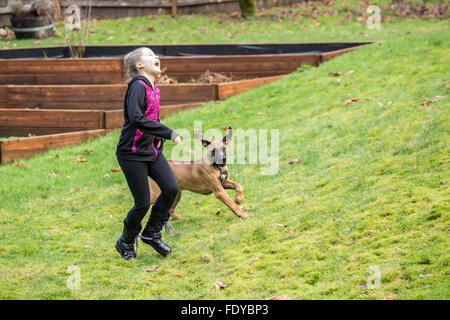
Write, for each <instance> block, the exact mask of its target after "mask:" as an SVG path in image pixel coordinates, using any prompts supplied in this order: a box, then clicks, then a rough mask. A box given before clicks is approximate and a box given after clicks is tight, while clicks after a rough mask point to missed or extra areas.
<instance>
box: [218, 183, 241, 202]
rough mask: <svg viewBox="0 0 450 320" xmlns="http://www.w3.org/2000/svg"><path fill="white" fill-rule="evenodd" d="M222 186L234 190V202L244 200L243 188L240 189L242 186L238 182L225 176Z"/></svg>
mask: <svg viewBox="0 0 450 320" xmlns="http://www.w3.org/2000/svg"><path fill="white" fill-rule="evenodd" d="M222 186H223V187H224V189H233V190H236V197H235V198H234V202H236V204H240V203H241V202H242V201H244V189H242V186H241V185H240V184H239V183H237V182H233V181H231V180H230V179H228V178H227V180H225V181H224V182H223V184H222Z"/></svg>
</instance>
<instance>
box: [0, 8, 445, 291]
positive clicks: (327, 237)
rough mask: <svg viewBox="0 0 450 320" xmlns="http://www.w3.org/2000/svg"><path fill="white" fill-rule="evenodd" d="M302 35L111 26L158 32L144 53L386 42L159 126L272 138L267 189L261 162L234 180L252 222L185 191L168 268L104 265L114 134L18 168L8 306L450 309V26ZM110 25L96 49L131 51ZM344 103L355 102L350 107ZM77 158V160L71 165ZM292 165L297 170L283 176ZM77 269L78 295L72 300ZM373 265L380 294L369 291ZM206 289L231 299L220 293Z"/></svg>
mask: <svg viewBox="0 0 450 320" xmlns="http://www.w3.org/2000/svg"><path fill="white" fill-rule="evenodd" d="M280 10H282V9H280ZM299 10H303V9H299ZM299 20H300V22H299V23H298V24H295V23H294V22H293V21H295V20H293V21H286V20H285V21H282V22H280V21H278V20H276V21H271V20H268V19H265V20H264V19H262V18H261V19H259V18H255V19H252V20H250V21H238V20H236V21H234V20H232V19H224V21H223V22H222V23H218V21H217V18H216V17H215V16H201V17H192V18H191V20H189V17H186V16H185V17H180V18H177V20H176V22H174V21H172V20H170V19H168V17H159V18H157V19H152V20H150V19H149V18H148V17H147V18H146V17H142V18H136V19H130V21H126V19H118V21H120V26H121V28H122V27H123V28H130V30H134V27H133V25H134V24H136V25H137V26H140V25H142V23H143V22H146V21H147V22H148V23H149V25H151V26H153V27H154V28H155V29H156V30H157V31H158V32H159V33H156V32H155V33H151V34H150V35H146V37H148V38H146V41H147V42H148V41H151V43H154V44H156V43H158V44H159V43H169V44H170V43H173V42H174V41H176V42H177V43H196V42H197V43H238V42H306V41H314V42H318V41H361V40H376V41H378V42H379V43H378V44H377V45H373V46H368V47H364V48H361V49H358V50H356V51H354V52H352V53H348V54H345V55H342V56H340V57H337V58H335V59H333V60H331V61H329V62H327V63H325V64H323V65H321V66H320V67H318V68H308V67H306V68H300V69H299V70H298V71H296V72H294V73H292V74H290V75H289V76H286V77H285V78H283V79H281V80H279V81H276V82H273V83H270V84H267V85H264V86H262V87H259V88H257V89H254V90H251V91H248V92H245V93H242V94H240V95H238V96H234V97H232V98H229V99H227V100H225V101H222V102H220V103H209V104H207V105H205V106H203V107H201V108H197V109H192V110H189V111H185V112H182V113H178V114H175V115H173V116H170V117H168V118H166V119H164V120H163V123H165V124H166V125H168V126H170V127H172V128H174V129H175V130H176V129H179V128H185V129H188V130H190V131H191V133H193V132H192V130H193V124H194V120H199V119H201V120H203V130H204V131H205V130H207V129H210V128H216V129H218V128H221V127H222V126H224V125H230V126H232V127H233V128H235V129H237V128H240V129H255V130H257V129H269V130H270V129H279V134H280V136H279V163H280V167H279V171H278V173H277V174H275V175H270V176H267V175H261V174H260V170H261V168H262V167H266V165H263V164H246V165H238V164H230V165H229V169H230V178H231V179H232V180H235V181H238V182H239V183H241V184H242V186H243V187H244V194H245V201H244V202H243V205H244V210H245V211H246V212H247V213H249V214H250V215H251V217H250V218H249V219H247V220H240V219H238V218H237V217H235V216H234V215H233V214H232V213H231V212H230V211H229V210H228V208H227V207H226V206H225V205H224V204H222V203H221V202H219V201H218V200H216V199H215V198H214V196H212V195H210V196H201V195H197V194H192V193H188V192H185V193H184V194H183V198H182V200H181V202H180V204H179V207H178V211H177V213H178V214H180V215H181V216H182V217H183V218H184V219H183V220H179V221H174V222H172V225H173V226H174V228H175V229H176V234H175V235H170V236H164V237H165V240H167V242H168V243H169V245H171V246H172V248H173V249H174V252H173V253H172V255H171V256H169V257H168V258H165V259H164V258H161V257H160V256H159V255H157V253H155V252H154V251H153V250H152V249H150V248H147V247H145V245H144V244H141V245H140V248H139V249H140V250H139V254H140V257H139V259H135V260H133V261H125V260H123V259H121V258H120V256H119V255H118V253H117V252H116V251H115V249H114V244H115V241H116V239H117V238H118V237H119V236H120V233H121V230H122V229H121V228H122V221H123V219H124V217H125V215H126V213H127V212H128V210H129V209H130V208H131V206H132V204H133V199H132V197H131V194H130V192H129V190H128V187H127V185H126V182H125V178H124V176H123V173H121V172H111V170H110V169H112V168H117V167H118V163H117V160H116V158H115V155H114V151H115V146H116V144H117V141H118V138H119V133H120V132H119V131H115V132H113V133H110V134H108V135H106V136H104V137H101V138H98V139H95V140H90V141H89V142H87V143H84V144H80V145H76V146H71V147H66V148H63V149H59V150H52V151H49V152H47V153H44V154H41V155H37V156H34V157H32V158H29V159H27V160H20V161H16V163H17V162H20V163H22V164H23V165H24V166H16V165H15V164H16V163H11V164H7V165H1V166H0V181H1V184H0V197H1V198H0V199H1V204H0V230H1V232H0V272H1V274H2V281H1V282H0V298H1V299H262V298H268V297H271V296H276V295H287V296H289V297H290V298H291V299H382V298H384V297H393V296H394V297H395V298H396V299H449V298H450V291H449V287H450V283H449V275H450V269H449V262H450V255H449V246H448V244H449V233H448V232H449V206H450V204H449V198H450V194H449V188H448V186H449V182H450V181H449V179H450V176H449V169H450V168H449V160H450V152H449V151H450V150H449V143H450V134H449V128H450V121H449V111H448V110H449V102H448V101H449V100H448V89H447V88H448V84H449V81H450V80H448V79H449V78H450V72H449V71H450V69H449V66H448V61H449V53H450V52H449V47H448V44H449V43H450V28H449V24H448V21H443V20H434V19H428V20H420V19H417V20H413V19H408V18H405V19H397V18H392V19H390V20H389V21H384V22H382V29H381V31H377V30H368V29H367V28H365V24H364V23H363V22H358V21H357V20H355V19H353V20H352V21H349V20H348V19H346V18H343V17H339V16H328V17H319V18H318V19H317V20H313V19H312V18H304V17H301V18H299ZM314 23H320V25H316V26H314ZM117 25H118V23H116V22H115V21H101V22H99V25H98V31H95V32H94V36H93V37H92V39H91V40H92V43H95V41H98V42H101V39H102V38H104V37H105V36H106V34H104V33H101V30H107V29H110V28H111V30H116V33H113V34H112V36H114V41H112V42H111V43H138V42H133V40H132V39H131V38H130V36H129V34H121V33H119V28H118V27H117ZM200 25H206V26H207V28H206V29H205V30H204V31H202V30H201V27H200ZM101 26H103V27H101ZM112 26H115V27H112ZM142 28H144V26H142ZM180 30H181V31H182V32H180ZM240 30H244V31H243V32H242V33H241V32H240ZM289 30H290V31H292V33H290V32H288V31H289ZM102 32H103V31H102ZM165 32H166V33H165ZM228 33H231V34H232V37H228V36H227V34H228ZM52 41H54V40H52ZM136 41H139V40H136ZM11 43H12V42H11ZM11 43H10V45H9V46H10V47H11ZM14 43H17V47H19V46H21V45H22V44H24V46H27V45H29V43H28V44H27V43H26V42H19V41H14ZM50 44H57V43H55V42H50V41H49V42H48V43H47V42H46V41H41V43H40V45H50ZM350 70H353V71H354V72H353V73H349V74H347V72H348V71H350ZM332 72H342V73H343V74H342V75H341V76H339V77H331V76H328V74H329V73H332ZM338 78H339V79H340V82H338V81H337V79H338ZM436 96H439V98H437V99H434V102H431V103H429V104H425V105H422V103H423V102H425V101H430V100H431V99H432V98H434V97H436ZM352 98H358V99H359V100H358V101H357V102H354V103H351V104H346V101H347V100H348V99H352ZM235 108H237V109H235ZM232 110H233V111H234V112H231V111H232ZM261 112H263V114H259V115H258V113H261ZM218 115H220V116H218ZM235 142H236V139H233V143H232V144H231V145H230V147H229V148H232V147H233V146H235V145H236V143H235ZM172 147H173V144H172V143H171V142H168V143H167V144H166V146H165V152H164V153H165V154H166V155H170V152H171V149H172ZM186 147H192V146H186ZM56 155H59V156H58V157H56ZM80 155H81V156H83V157H84V158H86V160H87V161H86V162H73V161H72V160H75V159H77V158H78V157H79V156H80ZM247 157H248V155H247ZM294 158H300V159H302V162H301V163H296V164H293V165H289V164H288V162H289V160H291V159H294ZM51 172H56V173H57V174H56V176H55V174H53V176H52V175H49V173H51ZM105 174H109V176H110V177H109V178H105V177H104V175H105ZM229 194H230V195H232V196H234V193H233V192H231V191H229ZM218 209H220V211H221V213H220V215H216V214H215V213H216V211H217V210H218ZM145 221H146V220H145ZM355 241H356V242H355ZM72 265H76V266H78V267H79V268H80V276H81V288H80V290H78V291H70V290H69V289H68V288H67V286H66V280H67V279H68V277H69V276H70V275H71V274H70V273H68V267H69V266H72ZM155 266H159V269H158V270H157V271H155V272H146V268H152V267H155ZM373 267H375V268H379V270H380V273H381V283H380V286H379V288H369V287H367V286H366V283H367V281H368V279H370V278H371V277H373V275H374V274H373V272H372V271H371V270H374V269H370V268H373ZM216 281H222V282H224V283H226V284H228V286H227V287H226V288H224V289H220V290H215V289H214V283H215V282H216Z"/></svg>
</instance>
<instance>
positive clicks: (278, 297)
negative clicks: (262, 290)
mask: <svg viewBox="0 0 450 320" xmlns="http://www.w3.org/2000/svg"><path fill="white" fill-rule="evenodd" d="M290 299H291V298H290V297H289V296H273V297H270V298H266V299H264V300H290Z"/></svg>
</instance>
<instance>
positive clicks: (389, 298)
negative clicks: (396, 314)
mask: <svg viewBox="0 0 450 320" xmlns="http://www.w3.org/2000/svg"><path fill="white" fill-rule="evenodd" d="M396 297H397V294H393V295H392V296H387V297H384V298H383V299H382V300H395V298H396Z"/></svg>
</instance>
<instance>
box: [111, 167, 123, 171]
mask: <svg viewBox="0 0 450 320" xmlns="http://www.w3.org/2000/svg"><path fill="white" fill-rule="evenodd" d="M121 170H122V169H120V168H116V169H111V171H112V172H120V171H121Z"/></svg>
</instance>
